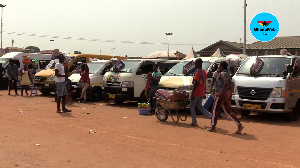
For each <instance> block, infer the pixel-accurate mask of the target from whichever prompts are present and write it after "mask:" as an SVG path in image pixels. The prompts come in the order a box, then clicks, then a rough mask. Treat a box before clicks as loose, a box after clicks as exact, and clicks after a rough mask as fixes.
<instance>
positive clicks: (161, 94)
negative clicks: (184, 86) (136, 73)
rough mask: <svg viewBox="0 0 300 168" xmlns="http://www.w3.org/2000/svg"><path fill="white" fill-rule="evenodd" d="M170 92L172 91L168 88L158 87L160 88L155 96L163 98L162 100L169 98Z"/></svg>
mask: <svg viewBox="0 0 300 168" xmlns="http://www.w3.org/2000/svg"><path fill="white" fill-rule="evenodd" d="M170 94H171V93H169V92H168V91H167V90H164V89H158V90H157V91H156V92H155V97H156V98H159V99H162V100H169V96H170Z"/></svg>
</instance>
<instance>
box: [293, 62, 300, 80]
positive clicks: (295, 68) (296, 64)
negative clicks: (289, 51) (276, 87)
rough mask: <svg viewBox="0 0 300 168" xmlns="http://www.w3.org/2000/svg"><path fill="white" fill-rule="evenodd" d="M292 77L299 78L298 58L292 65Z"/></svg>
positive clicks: (299, 65) (299, 63)
mask: <svg viewBox="0 0 300 168" xmlns="http://www.w3.org/2000/svg"><path fill="white" fill-rule="evenodd" d="M293 76H297V77H300V58H298V59H297V60H296V61H295V63H294V72H293Z"/></svg>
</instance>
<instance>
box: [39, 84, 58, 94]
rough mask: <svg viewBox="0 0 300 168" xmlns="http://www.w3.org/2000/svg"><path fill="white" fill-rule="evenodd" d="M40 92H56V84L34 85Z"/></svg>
mask: <svg viewBox="0 0 300 168" xmlns="http://www.w3.org/2000/svg"><path fill="white" fill-rule="evenodd" d="M34 86H35V87H37V89H38V90H44V91H49V92H55V83H34Z"/></svg>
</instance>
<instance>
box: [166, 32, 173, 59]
mask: <svg viewBox="0 0 300 168" xmlns="http://www.w3.org/2000/svg"><path fill="white" fill-rule="evenodd" d="M172 34H173V33H166V35H167V36H168V59H169V57H170V37H169V36H171V35H172Z"/></svg>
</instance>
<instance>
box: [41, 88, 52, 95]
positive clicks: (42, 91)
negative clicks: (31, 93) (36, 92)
mask: <svg viewBox="0 0 300 168" xmlns="http://www.w3.org/2000/svg"><path fill="white" fill-rule="evenodd" d="M40 92H41V93H42V95H44V96H48V95H50V91H48V90H43V89H42V90H40Z"/></svg>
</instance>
